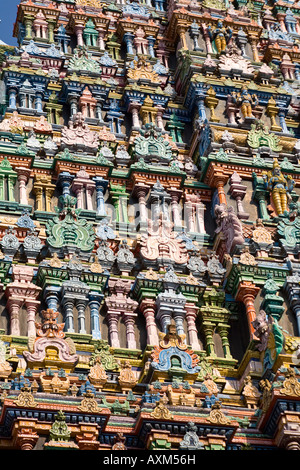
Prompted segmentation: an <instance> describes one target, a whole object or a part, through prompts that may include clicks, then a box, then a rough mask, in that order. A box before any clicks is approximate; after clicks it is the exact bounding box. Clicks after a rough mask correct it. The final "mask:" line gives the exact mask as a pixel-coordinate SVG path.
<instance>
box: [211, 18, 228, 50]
mask: <svg viewBox="0 0 300 470" xmlns="http://www.w3.org/2000/svg"><path fill="white" fill-rule="evenodd" d="M208 34H209V37H210V39H211V41H212V42H213V43H214V45H215V47H216V49H217V52H218V54H221V53H223V52H225V50H226V46H227V44H228V42H229V41H230V39H231V36H232V30H231V29H230V28H229V27H228V28H226V27H225V26H223V23H222V21H218V23H217V26H216V27H215V28H214V29H213V30H212V31H211V27H210V26H209V27H208Z"/></svg>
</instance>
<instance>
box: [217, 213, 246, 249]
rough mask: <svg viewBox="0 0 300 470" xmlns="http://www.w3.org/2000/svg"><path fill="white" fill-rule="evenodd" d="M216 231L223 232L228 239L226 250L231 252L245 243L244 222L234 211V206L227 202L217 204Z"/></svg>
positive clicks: (226, 239)
mask: <svg viewBox="0 0 300 470" xmlns="http://www.w3.org/2000/svg"><path fill="white" fill-rule="evenodd" d="M215 216H216V223H217V228H216V233H220V232H222V234H223V236H224V239H225V241H226V250H227V252H228V253H230V252H231V251H232V250H233V249H234V247H235V246H236V245H242V244H243V243H244V241H245V240H244V236H243V228H242V224H241V222H240V220H239V218H238V217H237V215H236V214H235V212H234V209H233V207H227V205H226V204H220V205H216V206H215Z"/></svg>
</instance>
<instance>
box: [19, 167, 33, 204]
mask: <svg viewBox="0 0 300 470" xmlns="http://www.w3.org/2000/svg"><path fill="white" fill-rule="evenodd" d="M16 171H17V173H18V182H19V201H20V204H25V205H28V197H27V191H26V184H27V182H28V179H29V176H30V173H31V170H30V169H28V168H23V167H18V168H16Z"/></svg>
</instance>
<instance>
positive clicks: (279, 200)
mask: <svg viewBox="0 0 300 470" xmlns="http://www.w3.org/2000/svg"><path fill="white" fill-rule="evenodd" d="M262 178H263V180H264V184H265V187H266V188H267V189H268V190H269V191H270V192H271V195H272V200H273V202H274V205H275V209H276V213H277V215H278V216H283V215H284V213H285V212H286V211H288V203H289V201H290V200H291V195H290V193H291V192H292V191H293V189H294V185H295V181H294V180H293V179H292V177H291V176H290V175H287V176H285V175H283V174H282V172H281V169H280V165H279V163H278V160H277V158H274V162H273V170H272V171H268V172H263V173H262Z"/></svg>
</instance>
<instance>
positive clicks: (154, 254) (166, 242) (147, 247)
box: [141, 213, 188, 265]
mask: <svg viewBox="0 0 300 470" xmlns="http://www.w3.org/2000/svg"><path fill="white" fill-rule="evenodd" d="M173 226H174V224H173V223H172V222H170V221H169V220H168V219H166V217H165V216H164V215H163V213H160V215H159V218H158V220H156V221H152V220H148V236H147V237H145V236H143V237H142V239H141V246H142V248H141V256H142V257H143V258H145V259H146V260H150V261H155V260H158V262H159V263H161V264H162V265H164V264H169V263H170V261H172V262H173V263H176V264H181V265H183V264H186V263H187V261H188V254H187V251H186V248H185V246H184V242H183V240H181V239H177V238H175V237H176V234H175V232H173Z"/></svg>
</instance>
